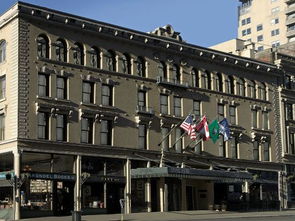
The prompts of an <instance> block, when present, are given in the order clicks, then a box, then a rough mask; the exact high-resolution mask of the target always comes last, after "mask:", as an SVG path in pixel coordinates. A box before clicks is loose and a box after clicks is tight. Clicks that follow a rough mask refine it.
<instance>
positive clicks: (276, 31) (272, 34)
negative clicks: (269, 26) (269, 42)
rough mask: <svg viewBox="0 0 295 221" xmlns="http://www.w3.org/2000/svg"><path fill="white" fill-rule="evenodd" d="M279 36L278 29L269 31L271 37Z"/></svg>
mask: <svg viewBox="0 0 295 221" xmlns="http://www.w3.org/2000/svg"><path fill="white" fill-rule="evenodd" d="M279 34H280V29H274V30H272V31H271V36H276V35H279Z"/></svg>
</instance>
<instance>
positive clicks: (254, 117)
mask: <svg viewBox="0 0 295 221" xmlns="http://www.w3.org/2000/svg"><path fill="white" fill-rule="evenodd" d="M251 113H252V127H253V128H258V119H257V118H258V117H257V115H258V111H257V110H252V112H251Z"/></svg>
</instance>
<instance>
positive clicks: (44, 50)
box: [37, 35, 49, 58]
mask: <svg viewBox="0 0 295 221" xmlns="http://www.w3.org/2000/svg"><path fill="white" fill-rule="evenodd" d="M37 55H38V57H40V58H49V40H48V38H47V37H46V36H45V35H39V36H38V37H37Z"/></svg>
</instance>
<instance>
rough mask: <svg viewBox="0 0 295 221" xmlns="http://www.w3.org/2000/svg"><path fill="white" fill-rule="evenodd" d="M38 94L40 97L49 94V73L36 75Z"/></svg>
mask: <svg viewBox="0 0 295 221" xmlns="http://www.w3.org/2000/svg"><path fill="white" fill-rule="evenodd" d="M38 95H39V96H40V97H48V96H49V75H47V74H39V75H38Z"/></svg>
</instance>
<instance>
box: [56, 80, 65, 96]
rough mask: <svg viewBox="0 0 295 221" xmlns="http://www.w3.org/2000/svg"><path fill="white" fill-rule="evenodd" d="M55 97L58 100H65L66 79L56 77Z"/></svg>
mask: <svg viewBox="0 0 295 221" xmlns="http://www.w3.org/2000/svg"><path fill="white" fill-rule="evenodd" d="M56 97H57V98H58V99H67V78H65V77H61V76H57V77H56Z"/></svg>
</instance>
